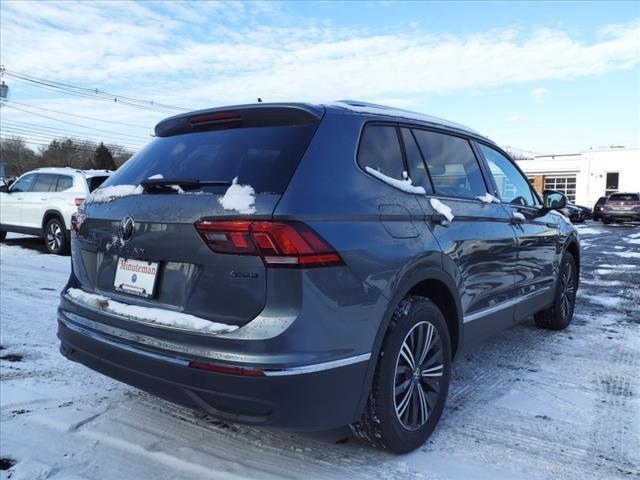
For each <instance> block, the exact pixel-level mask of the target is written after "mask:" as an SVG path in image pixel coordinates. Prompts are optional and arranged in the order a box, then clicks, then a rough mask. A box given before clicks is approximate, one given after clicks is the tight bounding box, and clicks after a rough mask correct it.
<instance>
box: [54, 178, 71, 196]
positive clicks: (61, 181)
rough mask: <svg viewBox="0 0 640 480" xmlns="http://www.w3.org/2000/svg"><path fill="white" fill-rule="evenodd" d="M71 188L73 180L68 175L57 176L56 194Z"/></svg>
mask: <svg viewBox="0 0 640 480" xmlns="http://www.w3.org/2000/svg"><path fill="white" fill-rule="evenodd" d="M72 186H73V178H72V177H70V176H68V175H58V184H57V186H56V192H64V191H65V190H69V189H70V188H71V187H72Z"/></svg>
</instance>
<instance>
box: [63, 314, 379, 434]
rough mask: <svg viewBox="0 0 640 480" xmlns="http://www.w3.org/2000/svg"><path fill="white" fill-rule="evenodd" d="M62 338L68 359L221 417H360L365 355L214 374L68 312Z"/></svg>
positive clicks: (300, 426)
mask: <svg viewBox="0 0 640 480" xmlns="http://www.w3.org/2000/svg"><path fill="white" fill-rule="evenodd" d="M58 338H59V339H60V342H61V345H60V351H61V353H62V354H63V355H64V356H65V357H67V358H68V359H70V360H73V361H76V362H79V363H81V364H83V365H85V366H87V367H89V368H91V369H93V370H95V371H98V372H100V373H102V374H104V375H107V376H109V377H111V378H114V379H116V380H119V381H122V382H124V383H127V384H129V385H132V386H134V387H137V388H140V389H141V390H144V391H147V392H149V393H151V394H154V395H157V396H159V397H162V398H164V399H166V400H169V401H171V402H174V403H178V404H181V405H184V406H187V407H190V408H195V409H199V410H202V411H205V412H207V413H208V414H210V415H211V416H214V417H217V418H220V419H223V420H228V421H232V422H239V423H247V424H254V425H272V426H277V427H281V428H285V429H290V430H324V429H329V428H335V427H338V426H342V425H346V424H349V423H351V422H353V421H355V420H357V419H358V417H359V412H358V405H359V402H360V400H361V396H362V390H363V385H364V379H365V376H366V370H367V367H368V362H367V361H366V360H367V358H368V357H367V358H364V359H363V360H362V359H355V360H356V361H348V362H340V361H337V362H330V363H331V365H329V364H327V363H324V364H320V365H319V368H314V367H317V365H316V366H314V365H306V366H302V367H300V366H292V367H291V368H281V369H280V370H278V372H279V373H274V374H273V375H272V374H269V375H267V376H260V377H252V376H242V375H234V374H225V373H218V372H210V371H206V370H200V369H194V368H191V367H189V361H190V360H189V359H188V358H184V357H181V356H174V355H172V354H170V353H167V352H158V351H152V350H146V349H141V348H139V347H137V346H134V345H131V344H128V343H124V342H123V341H122V339H119V338H113V337H109V336H108V335H105V334H104V333H102V332H96V331H93V330H91V329H87V328H85V327H83V326H80V325H78V324H77V323H75V322H73V321H71V320H70V319H69V318H67V317H66V316H65V315H64V314H63V313H62V312H59V314H58ZM233 366H238V365H237V364H234V365H233ZM246 367H247V368H258V367H259V366H256V365H247V366H246Z"/></svg>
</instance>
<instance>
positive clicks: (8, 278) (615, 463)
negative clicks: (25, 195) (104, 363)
mask: <svg viewBox="0 0 640 480" xmlns="http://www.w3.org/2000/svg"><path fill="white" fill-rule="evenodd" d="M578 228H579V231H580V236H581V241H582V262H581V263H582V267H581V286H580V289H579V293H578V302H577V306H576V312H575V317H574V320H573V323H572V324H571V326H570V327H569V328H568V329H567V330H565V331H562V332H549V331H543V330H539V329H537V328H536V327H535V326H534V325H533V322H532V321H529V322H527V323H525V324H522V325H519V326H517V327H514V328H512V329H511V330H509V331H506V332H503V333H502V334H500V335H499V336H497V337H495V338H493V339H492V340H490V341H489V342H487V343H486V344H484V345H483V346H482V347H480V348H479V349H477V350H476V351H473V352H471V353H468V354H466V355H464V356H463V357H462V358H460V359H458V361H457V363H456V364H455V366H454V371H453V381H452V386H451V390H450V393H449V398H448V403H447V407H446V410H445V413H444V415H443V418H442V420H441V422H440V425H439V426H438V428H437V430H436V431H435V433H434V435H433V436H432V437H431V438H430V440H429V441H428V442H427V443H426V444H425V445H424V446H423V447H422V448H420V449H419V450H418V451H416V452H413V453H411V454H409V455H404V456H395V455H391V454H388V453H385V452H380V451H377V450H374V449H371V448H368V447H366V446H363V445H361V444H359V443H358V442H357V441H355V440H354V439H353V438H351V437H350V436H349V435H348V432H347V431H346V430H337V431H331V432H321V433H314V434H304V435H303V434H292V433H288V432H282V431H277V430H269V429H261V428H254V427H246V426H240V425H231V424H225V423H221V422H217V421H215V420H213V419H211V418H209V417H207V416H205V415H202V414H200V413H198V412H193V411H190V410H186V409H184V408H182V407H179V406H175V405H172V404H170V403H167V402H165V401H163V400H160V399H157V398H155V397H152V396H149V395H147V394H145V393H142V392H140V391H137V390H135V389H133V388H130V387H128V386H126V385H122V384H119V383H118V382H115V381H113V380H110V379H108V378H105V377H102V376H100V375H98V374H96V373H94V372H92V371H90V370H87V369H85V368H84V367H81V366H79V365H75V364H72V363H70V362H68V361H67V360H65V359H64V358H63V357H62V356H61V355H60V354H59V353H58V344H57V340H56V336H55V332H56V320H55V309H56V305H57V297H58V293H59V291H60V289H61V288H62V286H63V285H64V283H65V281H66V278H67V275H68V270H69V258H68V257H55V256H50V255H45V254H43V253H41V252H42V249H41V248H40V243H41V242H40V241H39V240H37V239H32V238H27V237H20V238H17V237H16V236H10V237H9V238H8V239H7V241H6V242H4V243H3V244H2V245H0V327H1V328H0V344H1V348H2V349H1V350H0V404H1V414H0V431H1V435H0V450H1V452H0V453H1V456H2V458H3V459H4V461H5V462H6V463H4V465H5V466H6V467H7V468H8V467H9V466H11V465H12V466H11V468H10V469H8V470H0V478H1V479H6V478H11V479H12V480H16V479H20V478H28V479H34V478H41V479H42V478H53V479H62V478H65V479H76V480H78V479H109V478H155V479H157V480H163V479H179V478H185V479H186V478H260V479H262V478H306V479H314V478H323V479H324V478H349V479H350V480H353V479H355V478H381V479H394V478H397V479H411V478H416V479H454V478H455V479H468V478H474V479H493V478H496V479H497V478H500V479H502V478H509V479H567V480H571V479H576V480H577V479H580V480H584V479H617V478H620V479H622V478H625V479H628V478H638V477H639V476H640V375H638V373H639V372H640V225H609V226H603V225H602V224H598V223H594V222H588V223H587V224H585V225H582V226H579V227H578Z"/></svg>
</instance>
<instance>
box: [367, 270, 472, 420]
mask: <svg viewBox="0 0 640 480" xmlns="http://www.w3.org/2000/svg"><path fill="white" fill-rule="evenodd" d="M457 290H458V289H457V287H456V284H455V282H454V280H453V279H452V278H451V277H450V276H449V275H448V274H447V273H446V272H444V271H443V270H442V269H441V268H437V267H430V268H426V269H419V270H414V271H413V272H411V273H407V274H405V276H404V277H403V278H402V280H400V281H399V282H398V287H397V288H396V289H395V293H394V295H393V296H392V298H391V300H390V301H389V304H388V307H387V310H386V312H385V315H384V317H383V319H382V321H381V323H380V326H379V329H378V333H377V335H376V339H375V342H374V345H373V348H372V349H371V360H370V361H369V366H368V369H367V376H366V378H365V383H364V385H363V394H362V396H361V399H360V402H359V405H358V410H357V412H356V415H357V418H359V417H360V415H361V414H362V412H363V410H364V408H365V407H366V404H367V400H368V397H369V392H370V391H371V387H372V384H373V377H374V374H375V371H376V368H377V366H378V360H379V357H380V351H381V350H382V345H383V343H384V339H385V337H386V334H387V331H388V328H389V324H390V322H391V318H392V316H393V313H394V312H395V310H396V308H397V306H398V305H399V304H400V302H401V301H402V299H403V298H405V297H406V296H407V295H417V296H421V297H425V298H428V299H429V300H431V301H432V302H433V303H435V304H436V306H438V308H440V311H441V312H442V314H443V315H444V317H445V320H446V322H447V325H448V326H449V334H450V337H451V352H452V359H453V358H454V357H455V355H456V353H458V352H460V351H462V345H463V325H462V306H461V304H460V299H459V296H458V295H457V294H456V292H457Z"/></svg>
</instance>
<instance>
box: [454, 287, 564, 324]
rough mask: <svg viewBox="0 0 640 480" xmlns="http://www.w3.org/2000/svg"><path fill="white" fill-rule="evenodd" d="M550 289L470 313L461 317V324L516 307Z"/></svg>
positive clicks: (546, 288) (530, 293)
mask: <svg viewBox="0 0 640 480" xmlns="http://www.w3.org/2000/svg"><path fill="white" fill-rule="evenodd" d="M551 288H552V287H545V288H543V289H542V290H537V291H535V292H529V293H526V294H524V295H520V296H519V297H515V298H511V299H509V300H505V301H504V302H502V303H499V304H497V305H493V306H491V307H487V308H484V309H482V310H480V311H479V312H476V313H472V314H471V315H465V316H464V317H463V322H464V323H467V322H473V321H474V320H477V319H479V318H482V317H486V316H487V315H491V314H492V313H496V312H499V311H500V310H504V309H505V308H509V307H512V306H513V305H516V304H518V303H520V302H522V301H524V300H529V299H530V298H534V297H537V296H538V295H542V294H543V293H547V291H549V290H550V289H551Z"/></svg>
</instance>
